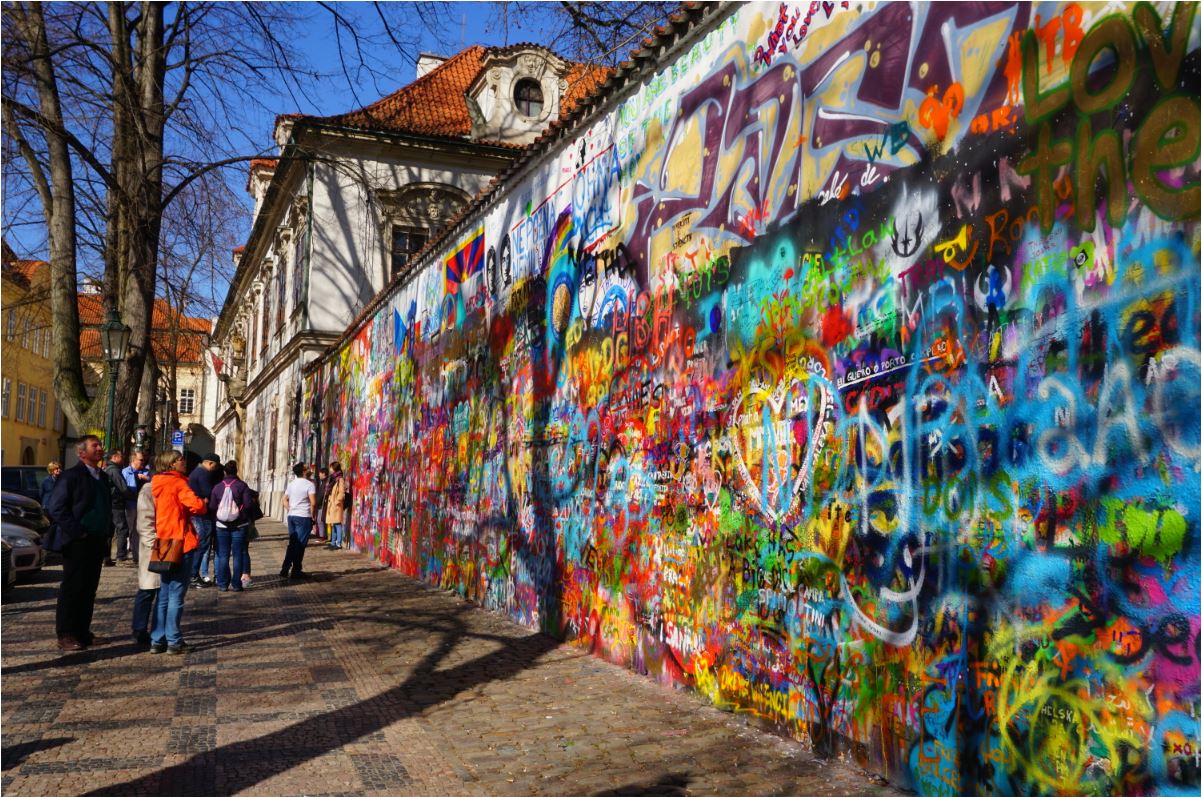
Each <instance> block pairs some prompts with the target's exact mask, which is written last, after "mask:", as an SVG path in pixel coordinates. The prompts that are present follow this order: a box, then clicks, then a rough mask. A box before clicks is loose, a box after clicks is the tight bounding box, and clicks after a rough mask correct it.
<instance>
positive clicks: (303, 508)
mask: <svg viewBox="0 0 1202 797" xmlns="http://www.w3.org/2000/svg"><path fill="white" fill-rule="evenodd" d="M292 475H293V477H294V478H293V479H292V481H290V482H289V483H288V486H287V488H285V490H284V512H285V514H286V515H287V517H288V551H287V553H285V555H284V564H283V566H282V567H281V568H280V577H281V578H294V579H295V578H305V571H304V559H305V549H306V548H307V547H308V545H309V535H310V534H311V533H312V532H313V529H314V527H315V526H316V528H317V537H316V538H317V539H318V540H321V541H324V542H326V543H327V545H326V547H327V548H329V549H330V550H338V549H339V548H342V547H344V546H345V541H344V539H343V538H344V533H343V529H344V528H345V525H346V524H345V523H344V522H343V520H344V518H345V517H346V511H347V509H348V508H349V507H350V505H351V491H350V488H349V487H348V486H347V482H346V479H345V478H343V475H342V465H341V464H339V463H337V462H331V463H330V467H329V468H318V469H317V473H316V474H314V473H313V470H312V469H311V468H309V467H308V466H306V465H305V463H303V462H301V463H299V464H297V465H296V466H295V467H293V468H292Z"/></svg>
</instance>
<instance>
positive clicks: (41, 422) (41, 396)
mask: <svg viewBox="0 0 1202 797" xmlns="http://www.w3.org/2000/svg"><path fill="white" fill-rule="evenodd" d="M38 426H40V427H42V428H43V429H45V428H46V391H45V390H42V389H41V388H38Z"/></svg>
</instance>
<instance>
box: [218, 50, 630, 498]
mask: <svg viewBox="0 0 1202 797" xmlns="http://www.w3.org/2000/svg"><path fill="white" fill-rule="evenodd" d="M607 75H608V72H607V70H605V69H601V68H597V67H591V66H587V65H582V64H574V63H571V62H568V61H564V60H563V59H561V58H559V57H558V56H556V55H555V54H554V53H552V52H550V51H549V50H546V49H545V48H542V47H539V46H537V45H528V44H519V45H513V46H510V47H505V48H491V49H490V48H486V47H482V46H474V47H469V48H468V49H466V50H463V51H462V52H460V53H458V54H457V55H454V56H452V57H450V58H442V57H439V56H432V55H423V56H422V57H421V58H420V59H419V62H418V65H417V76H416V79H415V80H414V81H413V82H412V83H410V84H409V85H407V86H405V87H403V88H401V89H400V90H398V91H396V92H394V93H392V94H390V95H388V96H386V97H384V98H382V99H380V100H378V101H377V102H374V103H372V104H371V105H368V106H366V107H364V108H360V109H358V110H353V111H350V112H347V113H342V114H337V115H333V116H325V117H318V116H304V115H298V114H289V115H283V116H280V117H278V118H277V120H276V125H275V130H274V140H275V144H276V146H277V148H278V156H277V157H275V158H262V159H257V160H254V161H252V162H251V164H250V173H249V177H248V181H247V191H248V193H249V194H250V195H251V196H252V197H253V199H254V219H253V222H252V226H251V231H250V234H249V237H248V240H247V243H246V244H245V246H242V247H239V248H238V249H237V250H235V252H234V258H235V263H236V268H235V274H234V278H233V280H232V281H231V285H230V291H229V294H228V296H227V298H226V302H225V305H224V307H223V308H222V311H221V314H220V315H219V317H218V319H217V323H216V327H215V330H214V345H215V347H216V349H217V351H218V359H219V362H220V368H221V373H220V376H219V379H220V380H221V385H220V386H219V388H218V394H219V396H218V399H219V417H218V419H217V423H216V449H217V453H218V454H219V455H221V456H223V457H234V458H236V459H238V460H239V461H240V462H241V464H242V473H243V474H244V475H245V477H246V479H247V481H248V482H249V483H250V484H251V486H252V487H255V488H257V489H259V490H260V491H261V492H262V494H263V500H264V507H265V511H267V512H269V513H274V514H278V505H279V493H280V491H281V490H282V489H283V486H284V484H285V482H286V481H287V478H288V475H289V474H290V472H291V467H292V465H293V464H294V462H295V461H297V460H298V459H300V458H301V457H302V456H303V454H302V453H301V452H299V451H297V450H294V448H295V444H294V443H290V441H293V440H295V437H296V436H295V434H293V432H294V431H295V429H296V426H297V424H298V423H299V418H300V416H301V412H302V401H303V397H302V392H301V372H302V369H303V368H304V366H305V365H306V364H307V363H309V362H311V361H312V360H313V359H315V358H316V357H317V356H318V355H319V354H320V353H321V352H323V351H324V350H325V349H326V348H327V347H328V346H330V345H331V344H332V343H333V342H334V341H336V340H337V339H338V337H339V335H341V334H342V332H343V331H344V330H345V329H346V327H347V326H348V324H350V323H351V322H352V321H353V320H354V319H355V318H356V317H357V316H358V314H359V313H360V312H361V311H362V309H363V308H364V307H365V306H366V305H367V304H368V302H369V301H371V299H372V298H373V297H374V296H376V295H378V294H379V293H380V291H382V290H383V289H384V288H385V287H386V286H388V285H390V284H397V283H401V282H404V281H405V280H406V279H407V278H408V277H409V276H410V274H411V272H410V269H411V266H412V264H413V262H414V258H415V256H416V255H417V254H418V253H419V252H420V251H421V250H422V249H423V248H424V247H425V246H426V244H427V242H428V241H429V240H430V239H431V238H432V236H434V235H435V234H436V233H437V232H438V231H439V230H441V229H442V228H444V227H445V226H446V225H447V223H448V222H449V221H451V220H452V219H453V218H454V217H455V216H457V215H458V214H459V213H460V212H461V211H462V210H463V209H464V208H465V207H467V205H468V203H469V202H470V201H471V200H472V198H473V197H475V196H476V195H478V194H479V193H480V192H481V191H483V190H484V189H485V188H487V187H488V186H489V185H490V183H491V182H492V181H493V179H494V178H495V177H496V176H497V175H499V174H501V173H502V172H504V171H505V170H506V169H508V168H509V167H510V166H511V165H512V164H513V163H514V162H515V160H516V159H517V157H518V156H519V155H520V154H521V152H522V151H523V150H524V148H525V146H526V145H527V144H528V143H530V142H531V141H533V140H534V139H536V138H537V137H538V136H539V135H541V134H542V133H543V131H545V130H546V129H547V128H548V127H549V126H551V125H552V124H554V122H555V121H556V120H558V119H559V118H560V117H561V116H562V115H563V114H565V113H567V112H568V111H569V110H570V109H571V108H572V107H573V105H574V104H576V103H578V102H580V100H581V99H583V98H584V97H586V96H587V95H588V94H589V93H590V92H591V91H592V90H593V89H594V88H595V87H596V86H597V85H599V84H600V83H601V82H602V81H603V80H604V79H605V78H606V77H607Z"/></svg>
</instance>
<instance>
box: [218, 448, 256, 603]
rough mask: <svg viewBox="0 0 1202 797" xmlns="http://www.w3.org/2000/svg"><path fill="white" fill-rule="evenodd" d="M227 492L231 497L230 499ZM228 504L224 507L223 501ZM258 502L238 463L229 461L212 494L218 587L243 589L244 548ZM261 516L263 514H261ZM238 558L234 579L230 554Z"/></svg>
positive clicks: (237, 590) (221, 588)
mask: <svg viewBox="0 0 1202 797" xmlns="http://www.w3.org/2000/svg"><path fill="white" fill-rule="evenodd" d="M226 493H228V494H229V496H230V498H229V500H228V501H226V499H225V496H226ZM223 503H224V504H225V506H224V507H223V506H222V504H223ZM257 508H258V505H257V503H256V501H255V498H254V496H253V495H252V494H251V490H250V488H249V487H247V486H246V482H244V481H242V480H241V479H239V478H238V463H237V462H236V461H234V460H232V459H231V460H230V461H229V462H227V463H225V478H224V479H222V480H221V481H220V482H218V483H217V484H216V485H215V486H214V487H213V492H212V493H210V494H209V516H210V517H211V518H213V520H214V521H215V523H216V533H215V536H216V538H217V560H216V562H215V563H214V564H213V571H214V573H213V574H214V576H215V577H216V580H217V589H218V590H219V591H221V592H227V591H229V592H241V591H242V574H243V570H242V567H243V551H245V549H246V534H247V531H248V529H249V526H250V524H251V521H253V520H254V519H255V517H256V514H255V512H256V510H257ZM258 516H259V517H261V515H258ZM231 555H232V558H233V560H234V568H233V581H232V582H231V580H230V558H231Z"/></svg>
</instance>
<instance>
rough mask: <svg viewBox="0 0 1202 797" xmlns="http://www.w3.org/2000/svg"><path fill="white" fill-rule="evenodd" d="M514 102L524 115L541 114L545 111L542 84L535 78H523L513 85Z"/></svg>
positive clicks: (519, 111)
mask: <svg viewBox="0 0 1202 797" xmlns="http://www.w3.org/2000/svg"><path fill="white" fill-rule="evenodd" d="M513 104H514V105H515V106H516V107H517V109H518V113H520V114H522V115H523V116H539V115H540V114H542V112H543V87H542V85H541V84H540V83H539V82H538V81H537V80H534V79H533V78H528V77H524V78H522V79H521V80H519V81H518V82H517V85H515V86H514V87H513Z"/></svg>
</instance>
